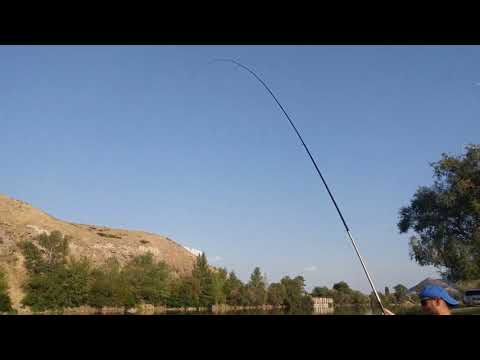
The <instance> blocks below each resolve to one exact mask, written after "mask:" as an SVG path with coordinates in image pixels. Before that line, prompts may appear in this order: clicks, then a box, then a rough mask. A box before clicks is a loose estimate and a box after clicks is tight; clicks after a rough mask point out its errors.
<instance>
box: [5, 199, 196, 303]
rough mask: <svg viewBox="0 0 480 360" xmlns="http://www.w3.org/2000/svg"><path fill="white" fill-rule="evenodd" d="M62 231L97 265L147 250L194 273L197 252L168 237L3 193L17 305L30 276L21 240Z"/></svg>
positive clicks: (74, 251)
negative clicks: (81, 219)
mask: <svg viewBox="0 0 480 360" xmlns="http://www.w3.org/2000/svg"><path fill="white" fill-rule="evenodd" d="M54 230H58V231H60V232H62V233H63V234H65V235H69V236H71V237H72V240H71V242H70V254H71V255H72V256H73V257H82V256H85V257H87V258H88V259H90V260H91V261H92V262H93V263H94V264H97V265H98V264H101V263H103V262H104V261H105V260H106V259H108V258H111V257H116V258H117V259H118V260H119V261H120V263H125V262H126V261H128V260H129V259H130V258H132V257H134V256H137V255H140V254H143V253H146V252H151V253H153V255H154V257H155V258H156V260H163V261H165V262H166V263H167V264H168V265H170V267H171V268H172V269H173V270H174V271H175V272H176V273H177V274H179V275H184V274H187V273H190V272H191V270H192V268H193V265H194V262H195V260H196V255H195V254H194V253H193V251H191V250H188V249H187V248H185V247H183V246H182V245H180V244H178V243H177V242H175V241H173V240H172V239H169V238H168V237H165V236H161V235H157V234H152V233H148V232H144V231H137V230H125V229H113V228H109V227H106V226H99V225H86V224H76V223H72V222H67V221H62V220H59V219H57V218H55V217H53V216H51V215H49V214H47V213H45V212H43V211H41V210H39V209H36V208H34V207H33V206H31V205H30V204H28V203H26V202H24V201H20V200H16V199H12V198H10V197H8V196H6V195H2V194H0V266H1V267H3V268H4V269H5V270H6V272H7V276H8V281H9V286H10V297H11V298H12V302H13V305H14V307H15V308H17V309H18V308H19V306H20V301H21V299H22V298H23V291H22V289H21V284H22V282H23V280H24V279H25V276H26V270H25V267H24V265H23V261H24V259H23V256H22V255H21V253H20V250H19V247H18V243H19V242H20V241H22V240H27V239H32V238H33V237H35V236H36V235H38V234H40V233H42V232H46V233H50V232H52V231H54Z"/></svg>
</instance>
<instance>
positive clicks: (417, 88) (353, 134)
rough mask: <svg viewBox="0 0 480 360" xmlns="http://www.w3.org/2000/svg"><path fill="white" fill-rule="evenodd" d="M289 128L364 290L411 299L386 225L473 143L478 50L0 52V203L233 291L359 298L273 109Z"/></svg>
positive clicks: (410, 280) (412, 269) (400, 245)
mask: <svg viewBox="0 0 480 360" xmlns="http://www.w3.org/2000/svg"><path fill="white" fill-rule="evenodd" d="M215 58H233V59H236V60H238V61H240V62H243V63H244V64H245V65H247V66H250V67H252V68H253V69H254V70H255V71H256V72H257V73H258V74H259V75H260V76H261V77H262V78H263V79H264V80H265V81H266V83H267V84H268V85H269V86H270V87H271V88H272V90H273V92H274V93H275V94H276V95H277V97H278V99H279V101H280V102H281V103H282V104H283V105H284V107H285V108H286V110H287V112H288V113H289V114H290V115H291V117H292V119H293V121H294V122H295V124H296V125H297V126H298V127H299V129H300V131H301V133H302V135H303V137H304V140H305V142H306V143H307V145H308V146H309V148H310V150H311V152H312V154H313V156H314V157H315V159H316V161H317V164H318V165H319V167H320V169H321V171H322V172H323V174H324V176H325V178H326V181H327V183H328V184H329V186H330V188H331V190H332V191H333V194H334V196H335V198H336V199H337V202H338V203H339V205H340V208H341V209H342V212H343V213H344V216H345V218H346V220H347V222H348V223H349V225H350V227H351V230H352V233H353V235H354V236H355V238H356V240H357V242H358V245H359V248H360V251H361V253H362V255H363V257H364V258H365V260H366V262H367V266H368V269H369V271H370V273H371V275H372V277H373V279H374V281H375V284H376V286H377V287H378V288H379V289H380V290H382V291H383V288H384V287H385V286H390V287H392V286H394V285H396V284H398V283H400V282H401V283H404V284H405V285H407V286H412V285H414V284H415V283H417V282H418V281H420V280H422V279H424V278H425V277H427V276H434V277H437V274H436V272H435V270H434V269H433V268H430V267H427V268H425V267H420V266H418V265H416V264H415V263H414V262H413V261H412V260H410V258H409V254H408V236H407V235H400V234H398V230H397V228H396V223H397V221H398V209H399V208H400V207H401V206H404V205H407V204H408V202H409V200H410V199H411V197H412V195H413V193H414V192H415V190H416V189H417V187H418V186H420V185H429V184H431V183H432V171H431V168H430V166H429V163H430V162H432V161H436V160H438V159H439V158H440V154H441V153H442V152H447V153H452V154H459V153H461V152H463V147H464V145H466V144H468V143H479V140H478V134H480V122H479V121H478V118H479V115H480V102H479V98H480V71H479V67H478V64H480V47H478V46H258V45H257V46H1V47H0V69H1V74H2V75H1V81H0V127H1V128H0V129H1V130H0V131H1V139H2V140H1V142H0V162H1V164H2V176H1V177H0V192H1V193H4V194H6V195H9V196H12V197H15V198H18V199H22V200H25V201H27V202H29V203H31V204H32V205H33V206H35V207H38V208H41V209H43V210H45V211H46V212H48V213H49V214H51V215H54V216H55V217H58V218H60V219H63V220H67V221H73V222H78V223H88V224H99V225H106V226H111V227H119V228H128V229H139V230H145V231H149V232H155V233H159V234H162V235H165V236H169V237H171V238H172V239H174V240H176V241H177V242H179V243H180V244H182V245H185V246H188V247H192V248H195V249H201V250H203V251H205V252H206V254H207V256H208V257H209V259H210V261H211V262H212V264H214V265H217V266H226V267H227V268H228V269H229V270H232V269H233V270H235V271H236V272H237V273H238V274H239V276H240V277H241V278H242V279H243V280H247V279H248V277H249V275H250V273H251V272H252V270H253V268H254V267H255V266H260V268H261V270H262V271H263V272H265V273H266V274H267V278H268V280H269V281H278V280H279V279H280V278H281V277H282V276H285V275H290V276H295V275H299V274H301V275H303V276H304V277H305V279H306V281H307V288H309V289H311V288H312V287H313V286H328V287H331V286H332V285H333V283H335V282H338V281H341V280H344V281H347V283H349V284H350V285H351V287H353V288H356V289H359V290H362V291H365V292H367V291H370V288H369V284H368V282H367V280H366V277H365V275H364V273H363V270H362V268H361V266H360V263H359V261H358V259H357V258H356V256H355V253H354V250H353V248H352V246H351V244H350V243H349V241H348V240H347V238H346V235H345V231H344V229H343V226H342V224H341V222H340V219H339V218H338V215H337V213H336V211H335V208H334V207H333V204H332V203H331V201H330V199H329V197H328V194H327V193H326V191H325V189H324V187H323V184H322V183H321V182H320V179H319V178H318V176H317V175H316V173H315V169H314V168H313V166H312V164H311V163H310V160H309V159H308V158H307V155H306V153H305V152H304V149H303V148H302V147H301V144H300V143H299V141H298V139H297V138H296V135H295V134H294V132H293V131H292V129H291V128H290V125H289V124H288V122H287V120H286V119H285V117H284V115H283V114H282V113H281V111H280V109H279V108H278V107H277V105H276V104H275V102H274V101H273V99H272V98H271V97H270V96H269V95H268V93H267V92H266V91H265V89H264V88H263V87H262V86H261V85H260V84H259V83H258V82H256V80H255V79H254V78H253V77H252V76H251V75H250V74H248V73H247V72H245V71H244V70H241V69H239V68H237V67H235V66H234V65H232V64H228V63H216V64H211V65H208V63H209V62H210V61H211V60H212V59H215Z"/></svg>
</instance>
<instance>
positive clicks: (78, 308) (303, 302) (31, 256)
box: [0, 231, 420, 315]
mask: <svg viewBox="0 0 480 360" xmlns="http://www.w3.org/2000/svg"><path fill="white" fill-rule="evenodd" d="M69 241H70V238H69V237H66V236H64V235H63V234H62V233H60V232H58V231H53V232H52V233H51V234H40V235H38V236H36V237H34V238H31V239H30V240H24V241H23V242H22V243H21V244H20V249H21V254H22V256H23V257H24V264H25V267H26V270H27V277H26V279H25V281H24V283H23V286H22V288H23V291H24V297H23V300H22V302H21V305H22V306H21V307H20V308H18V307H17V308H14V307H13V306H12V303H11V301H10V299H9V296H8V281H7V278H6V275H5V273H4V272H2V271H1V269H0V313H4V314H5V313H6V314H23V315H26V314H32V315H34V314H38V315H42V314H65V315H76V314H78V315H82V314H84V315H114V314H116V315H121V314H123V315H155V314H158V315H161V314H167V315H168V314H212V315H214V314H242V313H244V314H248V313H257V314H273V313H275V314H299V315H306V314H338V315H343V314H380V313H381V311H380V309H379V307H378V304H377V303H376V298H375V296H374V294H373V293H371V294H370V295H365V294H363V293H361V292H360V291H356V290H353V289H351V288H350V287H349V286H348V284H347V283H346V282H344V281H340V282H338V283H336V284H334V285H333V288H332V289H329V288H327V287H315V288H314V289H313V291H312V292H311V293H308V292H307V291H306V290H305V280H304V278H303V277H302V276H297V277H295V278H290V277H289V276H285V277H283V278H282V279H281V280H280V281H279V282H274V283H270V284H268V283H267V280H266V275H264V274H262V273H261V271H260V268H259V267H256V268H255V269H254V270H253V272H252V274H251V276H250V279H249V281H248V282H247V283H243V282H242V281H241V280H240V279H239V278H238V277H237V276H236V274H235V272H234V271H230V272H228V271H227V269H225V268H214V267H212V266H210V265H209V264H208V262H207V258H206V255H205V254H202V255H199V256H198V257H197V260H196V263H195V265H194V267H193V270H192V273H191V274H190V275H184V276H180V275H178V274H177V273H176V272H175V271H173V270H172V269H171V268H170V267H169V266H168V265H167V264H166V263H164V262H162V261H155V259H154V257H153V254H151V253H148V252H147V253H145V254H143V255H139V256H136V257H133V258H132V259H131V260H130V261H129V262H127V263H126V264H124V265H123V266H122V265H120V263H119V262H118V261H117V260H116V259H115V258H111V259H109V260H108V261H107V262H106V263H104V264H102V265H100V266H94V265H93V264H92V263H91V262H90V261H89V260H88V259H86V258H81V259H77V258H73V257H71V256H69ZM379 296H380V297H381V300H382V303H383V304H384V306H385V307H388V308H390V309H391V310H393V311H395V312H396V313H398V314H417V313H420V311H419V299H417V298H415V296H413V297H412V296H407V288H406V287H405V286H404V285H402V284H399V285H397V286H395V287H394V292H393V293H390V290H389V288H388V287H386V288H385V293H383V294H382V293H381V292H379ZM314 297H315V298H332V299H333V303H334V306H333V307H329V308H328V309H323V308H322V309H317V311H315V309H314V303H313V298H314Z"/></svg>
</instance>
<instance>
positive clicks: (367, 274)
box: [209, 59, 386, 314]
mask: <svg viewBox="0 0 480 360" xmlns="http://www.w3.org/2000/svg"><path fill="white" fill-rule="evenodd" d="M216 62H228V63H233V64H235V65H237V66H239V67H241V68H242V69H244V70H246V71H248V72H249V73H250V74H252V75H253V76H254V77H255V78H256V79H257V80H258V81H259V82H260V83H261V84H262V85H263V86H264V87H265V89H266V90H267V91H268V93H269V94H270V95H271V96H272V97H273V99H274V100H275V102H276V103H277V105H278V106H279V107H280V109H281V110H282V111H283V113H284V114H285V116H286V117H287V119H288V121H289V123H290V125H291V126H292V128H293V130H294V131H295V133H296V134H297V136H298V138H299V139H300V141H301V143H302V145H303V147H304V148H305V151H306V152H307V154H308V156H309V158H310V160H311V161H312V163H313V166H315V169H316V170H317V173H318V175H319V176H320V179H322V182H323V185H325V188H326V189H327V192H328V195H329V196H330V199H331V200H332V202H333V205H335V209H336V210H337V213H338V215H339V216H340V219H341V220H342V223H343V226H344V227H345V230H346V232H347V235H348V238H349V239H350V241H351V242H352V245H353V248H354V249H355V252H356V254H357V256H358V258H359V260H360V263H361V264H362V267H363V270H364V271H365V274H366V276H367V279H368V281H369V283H370V286H371V287H372V289H373V292H374V294H375V297H376V299H377V301H378V304H379V305H380V307H381V309H382V312H383V313H384V314H386V312H385V308H384V307H383V304H382V301H381V300H380V297H379V296H378V293H377V290H376V289H375V286H374V284H373V281H372V279H371V277H370V274H369V273H368V270H367V267H366V265H365V262H364V261H363V258H362V256H361V255H360V251H359V250H358V247H357V244H356V243H355V240H354V239H353V236H352V234H351V232H350V228H349V227H348V225H347V222H346V221H345V218H344V217H343V215H342V212H341V211H340V208H339V207H338V204H337V202H336V201H335V198H334V197H333V194H332V192H331V191H330V188H329V187H328V185H327V182H326V181H325V178H324V177H323V175H322V173H321V171H320V169H319V168H318V166H317V163H316V162H315V160H314V159H313V156H312V154H311V153H310V150H309V149H308V147H307V145H306V144H305V142H304V141H303V138H302V136H301V135H300V132H299V131H298V129H297V127H296V126H295V125H294V124H293V121H292V119H291V118H290V116H289V115H288V114H287V112H286V111H285V109H284V108H283V106H282V104H280V101H278V99H277V97H276V96H275V95H274V94H273V92H272V90H270V88H269V87H268V86H267V84H266V83H265V82H264V81H263V80H262V79H261V78H260V77H259V76H258V75H257V74H256V73H255V72H254V71H253V70H251V69H250V68H248V67H246V66H245V65H243V64H241V63H239V62H238V61H235V60H232V59H215V60H213V61H211V62H210V63H209V64H212V63H216Z"/></svg>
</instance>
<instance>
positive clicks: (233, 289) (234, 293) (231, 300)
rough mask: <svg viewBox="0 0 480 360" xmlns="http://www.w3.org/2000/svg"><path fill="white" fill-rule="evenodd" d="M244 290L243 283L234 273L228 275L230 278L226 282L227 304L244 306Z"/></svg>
mask: <svg viewBox="0 0 480 360" xmlns="http://www.w3.org/2000/svg"><path fill="white" fill-rule="evenodd" d="M243 288H244V285H243V283H242V281H241V280H240V279H239V278H238V277H237V275H236V274H235V272H234V271H231V272H230V273H229V274H228V278H227V280H226V282H225V294H226V298H227V299H226V300H227V304H229V305H243V299H242V295H243Z"/></svg>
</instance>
